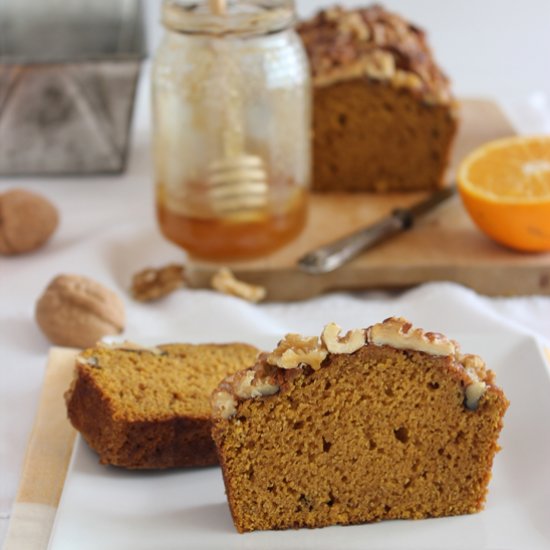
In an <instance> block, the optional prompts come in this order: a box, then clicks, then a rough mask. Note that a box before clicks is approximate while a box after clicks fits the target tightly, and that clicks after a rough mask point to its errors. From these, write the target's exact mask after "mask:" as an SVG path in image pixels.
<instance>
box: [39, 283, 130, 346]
mask: <svg viewBox="0 0 550 550" xmlns="http://www.w3.org/2000/svg"><path fill="white" fill-rule="evenodd" d="M35 317H36V321H37V323H38V325H39V326H40V328H41V329H42V332H43V333H44V334H45V335H46V336H47V337H48V339H49V340H50V341H51V342H53V343H54V344H58V345H61V346H70V347H77V348H85V347H90V346H93V345H95V344H96V342H97V341H98V340H100V339H101V338H103V337H104V336H107V335H109V334H118V333H120V332H122V331H123V330H124V324H125V312H124V304H123V302H122V300H121V299H120V298H119V296H118V295H117V294H115V293H114V292H113V291H112V290H109V289H108V288H105V287H104V286H103V285H101V284H99V283H97V282H96V281H93V280H92V279H89V278H87V277H82V276H80V275H59V276H57V277H55V279H53V281H52V282H51V283H50V284H49V285H48V286H47V288H46V290H45V291H44V293H43V294H42V296H40V298H39V299H38V302H37V303H36V310H35Z"/></svg>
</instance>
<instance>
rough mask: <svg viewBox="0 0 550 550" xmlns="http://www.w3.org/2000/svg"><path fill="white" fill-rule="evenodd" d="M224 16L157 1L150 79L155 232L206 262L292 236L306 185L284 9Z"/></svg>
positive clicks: (305, 71)
mask: <svg viewBox="0 0 550 550" xmlns="http://www.w3.org/2000/svg"><path fill="white" fill-rule="evenodd" d="M226 10H227V11H226V12H224V13H223V14H220V13H214V12H213V11H212V10H211V7H210V6H209V4H208V3H207V2H204V3H200V2H199V3H197V2H187V1H165V3H164V6H163V22H164V26H165V28H166V33H165V36H164V39H163V42H162V44H161V46H160V48H159V50H158V51H157V55H156V59H155V64H154V69H153V112H154V157H155V177H156V202H157V217H158V222H159V225H160V228H161V230H162V232H163V234H164V235H165V236H166V237H167V238H168V239H170V240H171V241H173V242H174V243H176V244H178V245H179V246H181V247H182V248H184V249H185V250H186V251H187V252H189V253H190V254H191V255H193V256H197V257H200V258H204V259H208V260H232V259H246V258H252V257H256V256H261V255H264V254H267V253H269V252H271V251H273V250H275V249H277V248H279V247H281V246H283V245H284V244H286V243H288V242H289V241H291V240H292V239H293V238H295V237H296V236H297V235H298V234H299V233H300V231H301V230H302V228H303V227H304V224H305V220H306V210H307V196H308V188H309V183H310V162H311V153H310V120H311V106H310V103H311V90H310V80H309V68H308V64H307V58H306V55H305V52H304V50H303V47H302V44H301V42H300V39H299V38H298V37H297V35H296V33H295V32H294V30H293V24H294V6H293V2H291V1H289V0H272V1H270V2H269V3H266V2H263V1H256V0H250V1H247V2H233V3H229V4H227V8H226Z"/></svg>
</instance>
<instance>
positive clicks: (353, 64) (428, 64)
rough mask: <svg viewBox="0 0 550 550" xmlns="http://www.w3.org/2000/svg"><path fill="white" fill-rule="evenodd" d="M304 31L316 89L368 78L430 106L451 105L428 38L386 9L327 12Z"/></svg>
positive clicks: (305, 25)
mask: <svg viewBox="0 0 550 550" xmlns="http://www.w3.org/2000/svg"><path fill="white" fill-rule="evenodd" d="M298 31H299V33H300V35H301V37H302V40H303V42H304V45H305V47H306V50H307V52H308V55H309V58H310V62H311V67H312V73H313V78H314V83H315V85H316V86H325V85H329V84H332V83H334V82H338V81H342V80H348V79H353V78H357V77H358V76H360V75H366V76H368V77H370V78H373V79H375V80H386V81H390V82H391V83H392V84H393V85H394V86H395V87H397V88H400V87H404V88H409V89H413V90H418V91H419V92H420V93H421V95H422V96H423V97H424V99H425V100H426V101H428V102H430V103H449V102H450V101H451V93H450V87H449V81H448V79H447V77H446V76H445V74H443V72H442V71H441V70H440V69H439V68H438V67H437V65H436V64H435V63H434V61H433V58H432V54H431V51H430V49H429V47H428V45H427V43H426V39H425V35H424V32H423V31H422V30H420V29H419V28H418V27H416V26H414V25H411V24H410V23H408V22H407V21H405V20H404V19H403V18H402V17H400V16H399V15H397V14H395V13H391V12H388V11H386V10H384V9H383V8H382V7H381V6H378V5H373V6H369V7H366V8H361V9H357V10H353V11H348V10H346V9H344V8H342V7H339V6H336V7H332V8H329V9H326V10H322V11H320V12H319V13H318V14H317V15H316V16H315V17H314V18H313V19H311V20H309V21H305V22H303V23H301V24H300V25H299V27H298Z"/></svg>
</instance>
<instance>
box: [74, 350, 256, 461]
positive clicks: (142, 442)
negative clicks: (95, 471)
mask: <svg viewBox="0 0 550 550" xmlns="http://www.w3.org/2000/svg"><path fill="white" fill-rule="evenodd" d="M257 354H258V350H257V349H256V348H254V347H252V346H249V345H247V344H200V345H192V344H169V345H163V346H158V347H155V348H142V347H139V346H135V345H132V344H128V343H125V344H122V345H121V346H119V347H105V346H98V347H95V348H91V349H87V350H85V351H83V352H82V353H81V354H80V355H78V357H77V360H76V367H75V378H74V380H73V383H72V386H71V388H70V389H69V391H68V392H67V393H66V394H65V398H66V401H67V411H68V416H69V419H70V421H71V423H72V424H73V426H74V427H75V428H76V429H77V430H78V431H79V432H80V433H81V434H82V436H83V438H84V439H85V440H86V442H87V443H88V445H89V446H90V447H91V448H92V449H94V450H95V451H96V452H97V453H98V455H99V458H100V461H101V463H102V464H112V465H115V466H122V467H125V468H172V467H187V466H206V465H210V464H216V463H217V457H216V451H215V447H214V443H213V441H212V438H211V436H210V430H211V419H210V395H211V393H212V391H213V389H214V388H215V387H216V386H217V384H218V383H219V382H220V380H222V379H223V378H224V377H225V376H227V375H229V374H231V373H234V372H235V371H237V370H240V369H243V368H245V367H247V366H249V365H252V364H253V363H254V361H255V359H256V356H257Z"/></svg>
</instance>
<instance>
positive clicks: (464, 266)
mask: <svg viewBox="0 0 550 550" xmlns="http://www.w3.org/2000/svg"><path fill="white" fill-rule="evenodd" d="M514 133H515V131H514V128H513V127H512V125H511V124H510V122H509V121H508V120H507V119H506V117H505V116H504V114H503V113H502V111H501V110H500V109H499V108H498V106H497V105H496V104H495V103H493V102H490V101H485V100H466V101H463V103H462V124H461V129H460V131H459V135H458V137H457V142H456V144H455V148H454V154H453V159H452V163H451V169H450V171H449V177H450V178H452V177H453V174H454V171H455V169H456V166H457V164H458V163H459V162H460V160H461V159H462V158H463V157H464V155H465V154H466V153H468V152H469V151H471V150H472V149H474V148H476V147H477V146H478V145H480V144H482V143H484V142H486V141H489V140H491V139H495V138H499V137H503V136H509V135H512V134H514ZM425 196H426V194H425V193H409V194H403V193H397V194H391V195H372V194H366V193H365V194H360V195H357V194H354V195H349V194H347V195H346V194H332V193H331V194H314V195H312V197H311V203H310V211H309V219H308V223H307V226H306V228H305V230H304V231H303V233H302V234H301V235H300V236H299V237H298V239H296V240H295V241H294V242H292V243H291V244H289V245H288V246H286V247H285V248H283V249H280V250H278V251H277V252H275V253H273V254H271V255H269V256H267V257H264V258H261V259H257V260H253V261H247V262H238V263H229V264H227V263H226V264H225V265H228V267H230V268H231V269H232V270H233V272H234V273H235V275H236V276H237V277H238V278H239V279H242V280H245V281H248V282H252V283H255V284H260V285H263V286H265V287H266V289H267V299H268V300H270V301H273V300H281V301H285V300H300V299H304V298H309V297H312V296H315V295H317V294H320V293H322V292H326V291H329V290H336V289H348V290H352V289H353V290H360V289H363V290H364V289H396V288H405V287H410V286H413V285H416V284H419V283H423V282H426V281H454V282H457V283H461V284H464V285H466V286H469V287H471V288H473V289H474V290H476V291H478V292H480V293H483V294H487V295H493V296H494V295H507V296H509V295H526V294H550V253H544V254H522V253H519V252H514V251H511V250H508V249H506V248H504V247H501V246H499V245H497V244H496V243H494V242H492V241H491V240H489V239H488V238H487V237H486V236H485V235H483V234H482V233H481V232H480V231H479V230H478V229H477V228H476V227H475V226H474V224H473V223H472V222H471V220H470V218H469V217H468V215H467V213H466V211H465V210H464V208H463V206H462V203H461V202H460V198H459V197H453V198H451V199H449V200H448V201H447V202H445V203H444V204H442V205H441V206H440V207H439V208H438V209H437V210H435V211H433V212H432V213H430V214H429V215H427V216H426V217H425V218H423V219H422V220H420V221H419V222H418V223H417V224H416V225H415V226H414V228H413V229H411V230H410V231H407V232H405V233H403V234H401V235H399V236H397V237H395V238H393V239H391V240H389V241H387V242H385V243H382V244H380V245H379V246H377V247H375V248H373V249H371V250H369V251H367V252H365V253H364V254H363V255H361V256H360V257H358V258H357V259H355V260H354V261H352V262H350V263H349V264H347V265H345V266H343V267H342V268H340V269H338V270H337V271H334V272H332V273H327V274H323V275H309V274H307V273H303V272H302V271H300V270H299V269H298V268H297V266H296V261H297V259H298V258H300V257H301V256H302V255H303V254H304V253H306V252H308V251H309V250H311V249H313V248H316V247H317V246H319V245H321V244H325V243H327V242H330V241H332V240H334V239H337V238H339V237H342V236H344V235H347V234H349V233H351V232H353V231H355V230H357V229H359V228H360V227H363V226H365V225H368V224H370V223H372V222H374V221H376V220H377V219H379V218H380V217H382V216H385V215H386V214H388V213H389V212H391V210H392V209H393V208H395V207H397V206H400V207H406V206H408V205H410V204H412V203H414V202H416V201H418V200H420V199H422V198H424V197H425ZM219 267H220V264H217V263H208V262H203V261H198V260H194V259H190V261H189V263H188V268H187V269H188V270H187V273H188V276H189V280H190V284H191V286H193V287H199V288H208V287H210V279H211V277H212V275H213V274H214V273H215V272H216V271H217V270H218V269H219Z"/></svg>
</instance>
